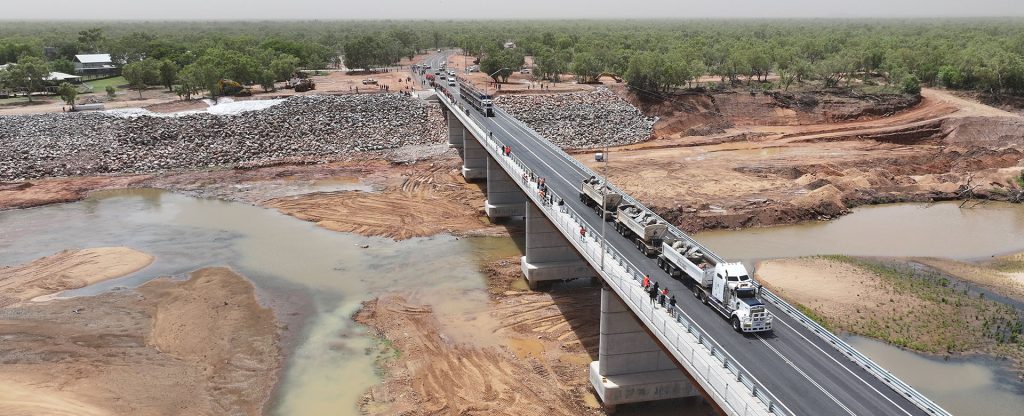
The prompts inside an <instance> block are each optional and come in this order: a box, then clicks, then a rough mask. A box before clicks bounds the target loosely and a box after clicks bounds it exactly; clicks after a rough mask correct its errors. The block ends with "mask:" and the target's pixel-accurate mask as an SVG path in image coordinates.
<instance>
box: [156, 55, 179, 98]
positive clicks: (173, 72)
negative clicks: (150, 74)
mask: <svg viewBox="0 0 1024 416" xmlns="http://www.w3.org/2000/svg"><path fill="white" fill-rule="evenodd" d="M157 71H158V72H159V73H160V84H161V85H163V86H165V87H167V91H173V89H172V88H173V87H174V81H177V80H178V65H177V64H175V63H174V62H171V61H170V60H167V59H164V60H162V61H160V64H159V66H158V67H157Z"/></svg>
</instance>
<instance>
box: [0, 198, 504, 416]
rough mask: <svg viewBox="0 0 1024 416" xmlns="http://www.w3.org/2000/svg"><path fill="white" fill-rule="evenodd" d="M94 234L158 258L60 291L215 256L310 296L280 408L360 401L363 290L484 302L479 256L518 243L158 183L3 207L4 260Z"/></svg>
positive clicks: (456, 331) (468, 305) (336, 410)
mask: <svg viewBox="0 0 1024 416" xmlns="http://www.w3.org/2000/svg"><path fill="white" fill-rule="evenodd" d="M332 185H333V184H332ZM364 245H368V246H369V247H368V248H361V246H364ZM96 246H128V247H132V248H136V249H139V250H142V251H145V252H148V253H151V254H153V255H155V256H156V260H155V261H154V263H153V264H152V265H151V266H150V267H148V268H146V269H143V270H142V271H140V272H138V273H135V274H132V275H129V276H126V277H124V278H121V279H115V280H112V281H107V282H104V283H102V284H97V285H93V286H90V287H87V288H83V289H80V290H77V291H71V292H68V293H67V294H66V295H68V296H75V295H89V294H94V293H99V292H102V291H105V290H109V289H110V288H112V287H117V286H127V287H131V286H136V285H139V284H141V283H143V282H145V281H147V280H150V279H152V278H154V277H157V276H164V275H173V276H184V275H185V274H186V273H188V272H189V271H192V270H195V269H198V268H201V267H204V266H211V265H227V266H231V267H232V268H234V269H236V270H238V271H240V272H241V273H242V274H243V275H245V276H247V277H249V278H250V279H251V280H252V281H253V282H254V284H255V285H256V287H257V290H258V292H259V293H261V294H262V295H267V294H270V297H273V294H274V293H300V294H301V295H300V296H292V297H289V299H291V298H296V299H306V300H307V301H308V302H309V304H308V305H298V306H297V305H288V306H290V307H293V309H297V310H308V311H309V313H308V316H304V317H303V318H304V319H300V323H299V325H297V326H298V327H299V328H294V327H293V328H291V329H290V331H295V333H294V334H295V335H296V336H295V337H294V338H295V339H294V341H293V342H292V344H294V345H292V346H290V347H289V348H288V350H289V351H288V352H289V355H288V356H287V357H286V363H285V369H284V371H283V373H282V378H281V385H280V386H279V388H278V391H277V394H276V395H275V397H274V398H273V399H272V402H271V405H270V406H269V409H270V412H269V413H271V414H279V415H316V414H335V415H337V414H340V415H345V414H356V413H357V409H356V403H357V402H358V400H359V397H360V396H361V395H362V393H363V392H364V391H365V390H366V389H367V388H368V387H370V386H371V385H373V384H375V383H377V382H378V381H379V380H378V378H377V376H376V373H375V370H374V367H373V359H374V357H372V356H370V355H368V354H367V353H366V351H367V350H368V349H369V348H371V347H372V346H373V342H374V341H373V340H372V339H371V338H369V337H367V336H366V334H365V330H364V329H363V328H361V327H360V326H358V325H356V324H355V323H354V322H353V321H352V319H351V316H352V314H353V313H354V312H355V311H356V310H358V308H359V306H360V303H361V302H362V301H364V300H368V299H371V298H373V297H375V296H376V295H378V294H380V293H384V292H387V291H392V290H402V291H413V292H414V293H417V294H418V295H419V296H420V299H417V300H420V301H429V302H428V303H431V304H432V306H434V308H435V309H436V310H437V311H439V313H440V314H442V316H444V315H445V314H452V315H458V314H460V313H463V312H465V311H467V310H472V309H473V308H481V307H484V306H485V305H487V302H486V295H485V291H484V290H482V289H484V279H483V276H482V275H481V274H480V272H479V269H480V267H479V264H480V262H482V261H484V260H485V259H491V258H496V257H499V256H511V255H514V254H516V253H518V249H517V247H516V246H515V244H514V242H513V241H512V240H511V239H508V238H469V239H457V238H454V237H450V236H438V237H433V238H420V239H413V240H408V241H403V242H395V241H391V240H388V239H382V238H367V237H359V236H355V235H349V234H342V233H336V232H331V231H326V230H323V229H321V228H318V227H316V226H315V225H313V224H310V223H307V222H303V221H300V220H297V219H294V218H291V217H288V216H284V215H281V214H279V213H277V212H276V211H272V210H266V209H262V208H258V207H252V206H248V205H245V204H239V203H231V202H223V201H217V200H207V199H196V198H191V197H186V196H181V195H176V194H171V193H165V192H162V191H157V190H129V191H114V192H104V193H99V194H96V195H94V196H93V197H91V198H89V199H87V200H84V201H81V202H76V203H70V204H61V205H51V206H47V207H41V208H34V209H28V210H16V211H6V212H0V266H4V265H12V264H18V263H22V262H25V261H29V260H32V259H34V258H38V257H41V256H45V255H48V254H52V253H54V252H57V251H60V250H64V249H67V248H73V247H96ZM264 297H266V296H264ZM473 324H475V325H477V326H473V325H472V324H467V325H465V327H464V328H459V327H458V326H456V327H455V328H452V333H453V336H456V337H457V336H465V337H470V336H473V334H474V333H475V332H478V331H479V329H480V326H479V325H480V324H481V323H480V322H476V323H473ZM446 330H447V328H446Z"/></svg>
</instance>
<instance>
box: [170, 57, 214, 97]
mask: <svg viewBox="0 0 1024 416" xmlns="http://www.w3.org/2000/svg"><path fill="white" fill-rule="evenodd" d="M221 78H222V75H221V72H220V71H219V70H218V69H217V68H216V67H214V66H212V65H211V64H209V63H206V62H196V63H194V64H191V65H189V66H186V67H185V68H182V70H181V72H179V73H178V79H179V82H180V83H181V85H182V86H183V87H184V88H182V89H180V90H179V91H181V92H186V93H188V95H187V98H186V99H191V96H192V95H195V94H198V93H199V92H200V91H202V90H207V91H209V92H210V96H211V97H216V96H217V95H219V94H220V91H218V87H217V81H220V79H221Z"/></svg>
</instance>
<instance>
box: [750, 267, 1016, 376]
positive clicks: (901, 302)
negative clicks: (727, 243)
mask: <svg viewBox="0 0 1024 416" xmlns="http://www.w3.org/2000/svg"><path fill="white" fill-rule="evenodd" d="M1018 257H1019V255H1015V256H1009V257H1008V258H1011V259H1014V258H1018ZM930 264H934V265H936V266H938V267H932V266H931V265H930ZM954 265H957V267H954ZM757 278H758V279H759V280H760V282H761V283H762V284H764V285H765V287H768V288H770V289H771V290H772V291H773V292H775V293H776V294H778V295H779V296H781V297H783V298H784V299H786V300H787V301H788V302H790V303H792V304H793V305H795V306H797V307H798V308H800V309H801V310H803V311H804V312H805V313H806V314H807V315H809V316H811V317H812V318H813V319H815V320H816V321H818V322H819V323H821V324H822V325H823V326H825V327H826V328H829V329H830V330H832V331H833V332H837V333H844V332H846V333H851V334H856V335H863V336H867V337H870V338H874V339H878V340H881V341H884V342H886V343H889V344H892V345H896V346H899V347H902V348H907V349H910V350H913V351H917V352H923V353H928V354H935V355H941V356H947V355H971V354H983V355H989V356H995V357H1002V358H1009V359H1012V360H1013V361H1014V362H1015V363H1016V364H1017V366H1018V367H1017V369H1018V370H1021V368H1020V363H1021V362H1022V359H1024V335H1022V328H1021V316H1022V314H1024V310H1021V309H1018V308H1015V307H1014V305H1012V304H1007V303H1006V302H1002V301H1000V300H998V299H992V296H985V294H984V292H979V286H980V287H982V288H985V287H993V288H995V287H1006V285H1004V284H1000V283H997V282H996V280H995V279H999V282H1001V283H1013V282H1014V281H1015V280H1016V279H1017V277H1016V276H1014V275H1012V274H1009V273H1004V272H1000V271H998V270H996V269H994V268H990V267H989V266H986V265H985V264H976V263H966V262H955V261H952V260H938V259H915V258H865V257H848V256H818V257H805V258H791V259H781V260H770V261H764V262H761V263H760V264H759V265H758V268H757ZM1015 290H1016V289H1014V290H1007V291H1003V290H1000V291H999V293H1001V294H1003V295H1005V296H1012V297H1011V299H1015V300H1016V301H1021V300H1022V299H1024V298H1021V297H1018V296H1019V294H1018V293H1017V292H1015Z"/></svg>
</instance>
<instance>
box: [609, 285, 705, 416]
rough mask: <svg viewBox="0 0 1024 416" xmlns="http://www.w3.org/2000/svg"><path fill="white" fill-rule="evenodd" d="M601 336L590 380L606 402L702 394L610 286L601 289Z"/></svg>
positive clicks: (649, 399) (626, 401)
mask: <svg viewBox="0 0 1024 416" xmlns="http://www.w3.org/2000/svg"><path fill="white" fill-rule="evenodd" d="M599 338H600V339H599V346H598V360H597V361H594V362H591V363H590V383H591V385H593V386H594V390H595V391H596V392H597V395H598V397H600V398H601V402H602V403H603V404H604V405H605V406H607V407H612V408H614V406H616V405H619V404H626V403H636V402H647V401H654V400H665V399H676V398H681V397H692V396H697V395H699V394H700V392H699V391H698V390H697V388H696V387H695V386H694V385H693V383H692V382H691V381H690V378H689V377H687V375H686V374H685V373H683V370H682V369H680V368H679V367H678V366H677V365H676V363H675V360H673V359H672V357H670V356H668V354H666V353H665V351H664V350H662V348H661V346H660V345H658V342H657V341H656V340H655V339H654V337H652V336H651V335H650V334H648V333H647V331H646V330H645V329H644V327H643V326H642V324H641V323H640V322H639V321H638V320H637V318H636V316H634V315H633V312H632V311H630V309H629V308H628V307H627V306H626V304H625V303H623V302H622V300H621V299H619V297H618V295H616V294H615V292H613V291H612V290H611V289H609V288H608V287H607V286H605V287H604V288H602V290H601V331H600V337H599Z"/></svg>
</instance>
